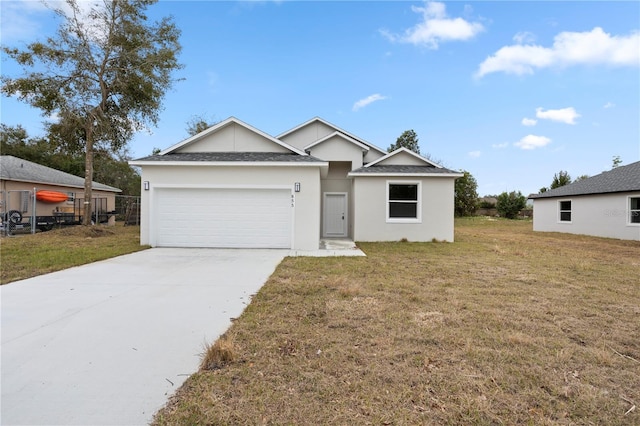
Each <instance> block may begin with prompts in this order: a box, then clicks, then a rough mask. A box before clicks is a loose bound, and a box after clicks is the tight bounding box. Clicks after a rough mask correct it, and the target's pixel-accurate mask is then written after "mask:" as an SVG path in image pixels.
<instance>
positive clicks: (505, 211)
mask: <svg viewBox="0 0 640 426" xmlns="http://www.w3.org/2000/svg"><path fill="white" fill-rule="evenodd" d="M526 206H527V199H526V197H525V196H524V195H522V193H521V192H520V191H518V192H516V191H511V192H503V193H502V194H500V195H498V203H497V204H496V209H497V210H498V213H500V216H503V217H506V218H509V219H515V218H516V217H517V216H518V213H519V212H520V210H522V209H524V208H525V207H526Z"/></svg>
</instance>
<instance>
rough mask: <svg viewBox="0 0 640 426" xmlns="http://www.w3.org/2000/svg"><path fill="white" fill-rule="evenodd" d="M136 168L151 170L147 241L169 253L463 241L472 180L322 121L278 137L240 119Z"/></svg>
mask: <svg viewBox="0 0 640 426" xmlns="http://www.w3.org/2000/svg"><path fill="white" fill-rule="evenodd" d="M130 164H131V165H134V166H139V167H140V168H141V169H142V181H143V187H142V189H143V191H142V217H141V231H140V232H141V238H140V239H141V243H142V244H150V245H151V246H160V247H162V246H165V247H254V248H292V249H297V250H315V249H318V246H319V243H320V239H321V238H349V239H354V240H357V241H398V240H401V239H403V238H406V239H407V240H409V241H431V240H433V239H436V240H444V241H453V217H454V181H455V179H456V178H457V177H460V176H462V174H461V173H457V172H454V171H451V170H448V169H445V168H443V167H441V166H439V165H437V164H434V163H432V162H431V161H429V160H428V159H426V158H423V157H421V156H419V155H417V154H415V153H413V152H411V151H408V150H406V149H399V150H397V151H394V152H392V153H390V154H388V153H386V152H385V151H383V150H381V149H380V148H377V147H375V146H373V145H371V144H370V143H368V142H366V141H364V140H363V139H361V138H359V137H357V136H355V135H352V134H351V133H348V132H346V131H344V130H342V129H340V128H339V127H336V126H334V125H333V124H330V123H328V122H326V121H324V120H322V119H320V118H314V119H312V120H309V121H307V122H306V123H303V124H301V125H299V126H297V127H295V128H293V129H291V130H289V131H287V132H285V133H282V134H281V135H279V136H277V137H272V136H270V135H268V134H266V133H264V132H262V131H260V130H258V129H256V128H254V127H251V126H250V125H248V124H246V123H243V122H242V121H240V120H238V119H236V118H233V117H231V118H229V119H227V120H224V121H222V122H220V123H218V124H216V125H215V126H212V127H210V128H209V129H207V130H205V131H203V132H201V133H199V134H197V135H195V136H192V137H190V138H188V139H186V140H184V141H182V142H180V143H178V144H176V145H174V146H172V147H170V148H168V149H166V150H164V151H161V152H160V153H159V154H157V155H153V156H149V157H145V158H140V159H137V160H134V161H131V162H130Z"/></svg>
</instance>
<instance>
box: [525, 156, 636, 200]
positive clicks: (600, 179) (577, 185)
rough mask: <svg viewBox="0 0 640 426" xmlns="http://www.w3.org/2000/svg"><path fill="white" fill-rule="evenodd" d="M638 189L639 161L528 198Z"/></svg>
mask: <svg viewBox="0 0 640 426" xmlns="http://www.w3.org/2000/svg"><path fill="white" fill-rule="evenodd" d="M631 191H640V161H637V162H635V163H631V164H627V165H626V166H620V167H616V168H615V169H613V170H609V171H606V172H602V173H600V174H599V175H595V176H592V177H590V178H587V179H583V180H580V181H578V182H574V183H571V184H569V185H565V186H561V187H560V188H556V189H552V190H550V191H547V192H543V193H542V194H531V195H529V198H531V199H536V198H554V197H569V196H574V195H592V194H607V193H611V192H631Z"/></svg>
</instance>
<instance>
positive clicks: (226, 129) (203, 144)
mask: <svg viewBox="0 0 640 426" xmlns="http://www.w3.org/2000/svg"><path fill="white" fill-rule="evenodd" d="M195 152H279V153H295V154H298V155H307V154H306V153H304V152H303V151H301V150H299V149H297V148H294V147H293V146H290V145H288V144H286V143H284V142H283V141H281V140H278V139H275V138H273V137H272V136H269V135H268V134H266V133H264V132H263V131H261V130H258V129H256V128H255V127H252V126H250V125H248V124H246V123H244V122H242V121H240V120H238V119H237V118H235V117H229V118H228V119H226V120H224V121H221V122H220V123H218V124H216V125H214V126H211V127H209V128H208V129H206V130H204V131H202V132H200V133H198V134H197V135H194V136H192V137H190V138H187V139H185V140H183V141H182V142H179V143H177V144H175V145H173V146H171V147H169V148H167V149H165V150H164V151H161V152H160V153H159V155H166V154H175V153H195Z"/></svg>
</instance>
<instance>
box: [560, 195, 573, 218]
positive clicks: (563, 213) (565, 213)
mask: <svg viewBox="0 0 640 426" xmlns="http://www.w3.org/2000/svg"><path fill="white" fill-rule="evenodd" d="M558 212H559V214H558V216H559V219H560V222H571V200H562V201H558Z"/></svg>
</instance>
